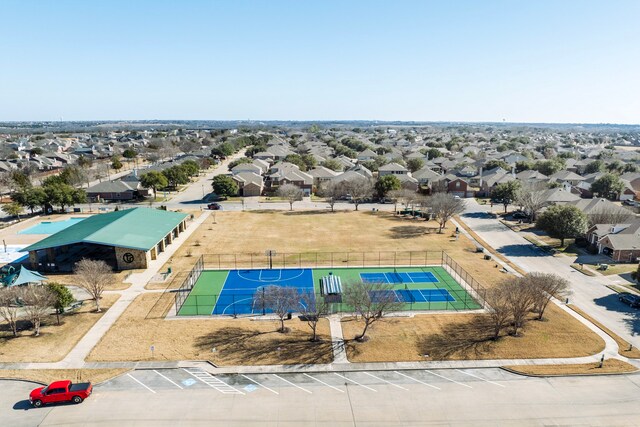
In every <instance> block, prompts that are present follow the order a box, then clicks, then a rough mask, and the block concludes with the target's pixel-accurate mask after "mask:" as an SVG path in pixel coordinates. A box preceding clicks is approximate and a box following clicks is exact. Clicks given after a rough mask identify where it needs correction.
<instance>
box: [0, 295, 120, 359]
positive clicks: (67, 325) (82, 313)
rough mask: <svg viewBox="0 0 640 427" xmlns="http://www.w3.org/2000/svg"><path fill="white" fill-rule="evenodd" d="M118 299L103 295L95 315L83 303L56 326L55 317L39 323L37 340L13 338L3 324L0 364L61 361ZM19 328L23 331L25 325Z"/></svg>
mask: <svg viewBox="0 0 640 427" xmlns="http://www.w3.org/2000/svg"><path fill="white" fill-rule="evenodd" d="M119 297H120V295H119V294H105V295H104V296H103V298H102V301H101V304H100V306H101V308H102V312H100V313H95V312H94V309H95V306H94V304H93V302H92V301H89V300H87V301H85V303H84V304H83V306H82V307H81V308H79V309H78V310H77V311H74V312H72V313H68V314H65V315H64V316H61V318H60V320H61V323H62V324H61V325H60V326H58V325H57V324H56V316H55V315H50V316H48V317H47V318H46V320H45V322H44V323H43V325H44V326H43V327H42V328H41V330H40V336H39V337H36V336H33V332H31V331H29V330H24V331H22V332H21V333H20V335H19V336H18V337H15V338H14V337H13V335H11V332H10V331H9V330H8V327H7V325H6V323H3V324H2V327H1V329H0V362H5V363H10V362H57V361H60V360H62V359H64V357H65V356H66V355H67V353H68V352H69V351H71V349H72V348H73V347H74V346H75V345H76V343H77V342H78V341H79V340H80V339H81V338H82V337H83V336H84V334H85V333H87V331H88V330H89V329H90V328H91V327H92V326H93V325H94V324H95V323H96V322H97V321H98V319H99V318H100V317H102V315H103V314H104V313H105V312H106V311H107V309H108V308H109V307H111V306H112V305H113V303H114V302H116V300H117V299H118V298H119ZM21 324H22V326H24V327H26V324H27V322H22V323H21Z"/></svg>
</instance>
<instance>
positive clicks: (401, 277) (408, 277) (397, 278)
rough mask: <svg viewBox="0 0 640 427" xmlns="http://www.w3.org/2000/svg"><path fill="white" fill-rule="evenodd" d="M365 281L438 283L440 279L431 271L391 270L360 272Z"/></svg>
mask: <svg viewBox="0 0 640 427" xmlns="http://www.w3.org/2000/svg"><path fill="white" fill-rule="evenodd" d="M360 278H361V279H362V281H363V282H369V283H392V284H396V283H436V282H437V281H438V279H436V276H434V275H433V273H432V272H430V271H420V272H415V273H398V272H396V271H390V272H385V273H360Z"/></svg>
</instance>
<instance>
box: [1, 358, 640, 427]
mask: <svg viewBox="0 0 640 427" xmlns="http://www.w3.org/2000/svg"><path fill="white" fill-rule="evenodd" d="M1 386H2V387H3V393H1V394H0V425H11V426H34V425H42V426H47V425H117V424H121V425H132V424H135V425H147V424H149V423H153V425H154V426H165V425H166V426H174V425H208V426H210V425H223V426H246V425H283V426H288V425H291V426H303V425H332V426H341V425H344V426H354V425H358V426H361V425H362V426H367V425H371V426H374V425H375V426H382V425H384V426H393V425H426V424H430V425H442V424H444V425H454V424H455V425H474V426H483V425H487V426H489V425H490V426H494V425H518V426H520V425H543V424H546V425H636V424H637V423H636V420H637V417H638V415H640V405H639V403H640V393H639V392H640V390H639V389H640V376H639V375H634V374H631V375H620V376H605V377H597V378H596V377H576V378H529V377H523V376H519V375H514V374H510V373H508V372H506V371H503V370H500V369H460V370H457V369H442V370H410V371H365V372H322V373H283V374H244V375H243V374H234V375H210V374H208V373H207V372H205V371H203V370H201V369H158V370H135V371H131V372H129V373H127V374H124V375H121V376H120V377H118V378H115V379H113V380H110V381H108V382H106V383H104V384H101V385H98V386H96V387H95V390H94V393H93V395H92V396H91V397H90V398H89V399H87V400H86V401H85V402H83V403H82V404H80V405H60V406H53V407H45V408H40V409H33V408H31V407H30V406H29V404H28V401H26V400H24V399H26V397H27V396H28V391H29V390H30V389H31V388H33V387H34V385H33V384H30V383H24V382H17V381H2V385H1Z"/></svg>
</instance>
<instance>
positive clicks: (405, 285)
mask: <svg viewBox="0 0 640 427" xmlns="http://www.w3.org/2000/svg"><path fill="white" fill-rule="evenodd" d="M254 271H255V270H254ZM266 271H272V270H266ZM276 271H278V270H276ZM287 271H288V270H283V272H285V273H286V272H287ZM289 271H290V270H289ZM311 271H312V274H313V276H312V277H313V285H312V286H313V291H314V292H315V294H316V298H322V297H321V296H320V279H321V278H322V277H326V276H329V274H332V275H334V276H337V277H340V278H341V280H342V283H343V288H344V287H345V286H348V284H349V283H354V282H357V281H360V280H362V276H361V274H363V273H364V274H365V275H366V274H378V275H379V274H381V273H385V272H386V273H394V271H395V272H397V273H399V274H403V273H417V274H432V275H433V276H434V277H435V279H436V280H437V282H421V281H416V282H414V281H410V282H402V283H400V282H398V283H394V285H393V288H394V290H398V291H400V292H399V295H400V296H399V298H400V297H401V296H402V292H403V291H414V290H417V292H419V291H420V290H436V289H444V290H445V291H446V292H448V295H449V296H450V298H451V299H452V301H447V300H444V299H443V298H440V299H439V300H438V299H436V298H434V300H429V299H428V298H425V299H424V300H414V301H411V302H408V303H406V304H404V306H403V309H404V310H476V309H480V308H482V306H481V305H480V304H478V303H477V302H476V301H475V300H474V299H473V298H472V297H471V295H470V294H469V293H467V292H466V291H465V290H464V288H463V287H462V286H461V285H460V284H459V283H458V282H456V280H455V279H453V277H451V275H450V274H449V273H448V272H447V271H446V270H445V269H444V268H442V267H398V268H396V269H395V270H394V269H393V268H391V267H380V268H324V269H312V270H311ZM394 274H395V273H394ZM406 276H408V275H405V277H406ZM228 278H229V271H228V270H221V271H211V270H208V271H203V272H202V273H201V275H200V278H199V279H198V281H197V282H196V284H195V286H194V287H193V289H192V291H191V292H190V293H189V296H188V297H187V298H186V300H185V302H184V304H183V305H182V307H181V308H180V311H179V313H178V314H179V315H180V316H193V315H210V314H212V313H213V311H214V307H217V306H216V303H217V302H218V301H220V303H221V304H228V303H229V302H230V301H231V298H230V296H229V292H232V293H233V292H235V294H232V295H231V297H232V298H233V302H234V303H235V301H238V305H237V307H238V310H239V313H240V314H249V313H251V311H252V310H251V309H252V307H251V296H252V295H253V292H254V291H255V289H257V288H255V289H253V290H249V292H247V291H245V290H238V291H227V295H226V298H224V302H222V299H220V295H221V293H222V292H223V291H224V290H225V288H233V287H234V286H237V285H236V284H235V282H231V283H229V280H230V279H228ZM264 284H265V285H266V284H278V285H280V283H277V282H276V283H271V282H270V281H265V282H264ZM256 285H262V283H260V282H259V283H256ZM282 285H283V286H288V285H287V284H286V283H283V284H282ZM298 285H300V286H302V284H298ZM309 289H311V288H309ZM420 295H421V294H420ZM247 299H248V301H244V300H247ZM241 301H242V302H241ZM350 310H351V309H350V307H347V306H346V305H344V304H339V303H335V304H332V309H331V312H345V311H350ZM235 313H236V311H234V310H233V309H232V310H229V311H228V312H227V313H220V310H219V307H218V308H217V313H216V314H229V315H233V314H235Z"/></svg>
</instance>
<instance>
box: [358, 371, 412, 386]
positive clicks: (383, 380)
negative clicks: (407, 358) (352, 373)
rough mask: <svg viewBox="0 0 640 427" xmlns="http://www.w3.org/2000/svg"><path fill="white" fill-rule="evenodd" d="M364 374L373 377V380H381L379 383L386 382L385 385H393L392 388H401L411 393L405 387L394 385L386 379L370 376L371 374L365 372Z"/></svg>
mask: <svg viewBox="0 0 640 427" xmlns="http://www.w3.org/2000/svg"><path fill="white" fill-rule="evenodd" d="M363 374H366V375H369V376H370V377H373V378H375V379H377V380H379V381H382V382H385V383H387V384H391V385H392V386H394V387H397V388H401V389H402V390H407V391H409V389H408V388H404V387H402V386H401V385H398V384H394V383H392V382H391V381H387V380H385V379H382V378H378V377H376V376H375V375H373V374H370V373H369V372H363Z"/></svg>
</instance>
